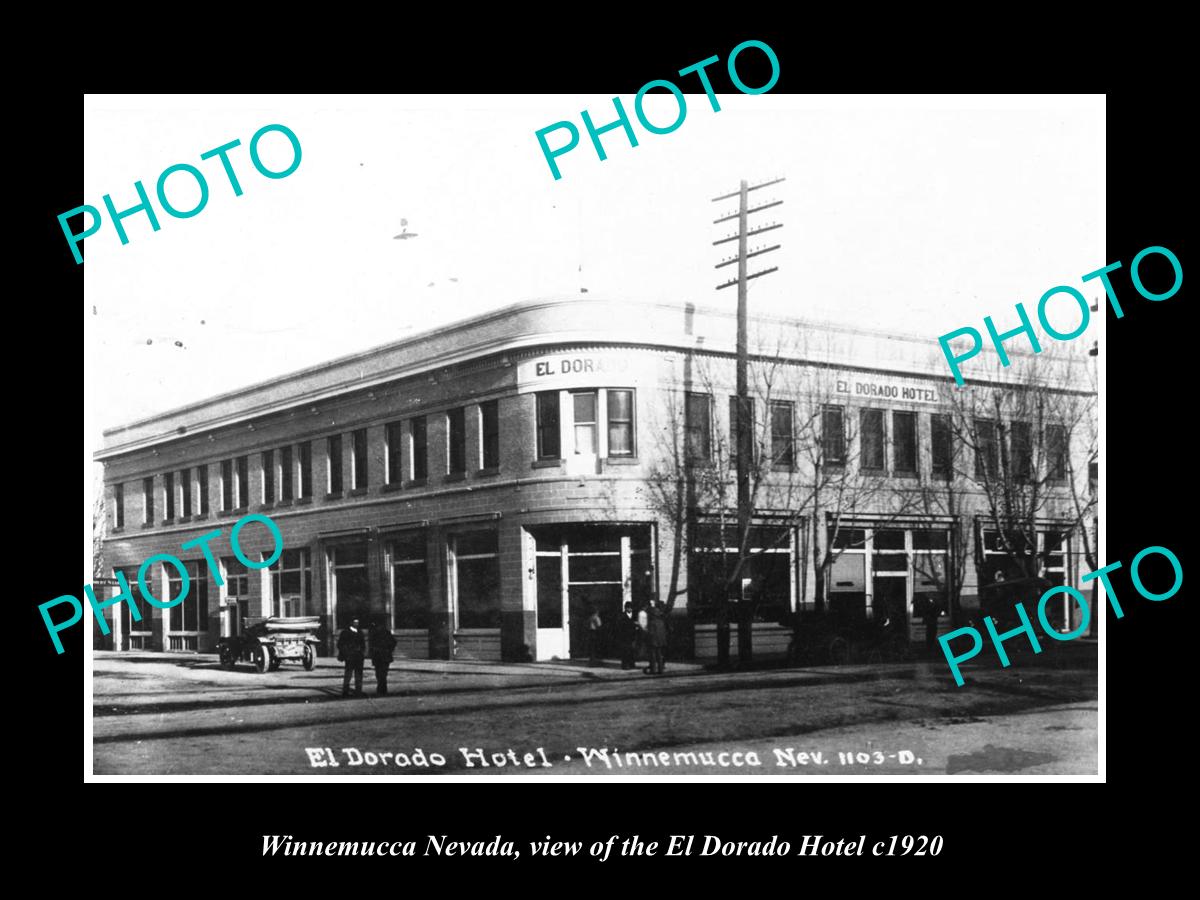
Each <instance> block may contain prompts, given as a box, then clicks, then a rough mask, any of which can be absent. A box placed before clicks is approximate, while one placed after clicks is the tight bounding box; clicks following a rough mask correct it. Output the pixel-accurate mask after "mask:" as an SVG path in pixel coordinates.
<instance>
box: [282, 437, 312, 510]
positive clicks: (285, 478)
mask: <svg viewBox="0 0 1200 900" xmlns="http://www.w3.org/2000/svg"><path fill="white" fill-rule="evenodd" d="M301 447H308V444H302V445H301ZM311 462H312V460H311V459H310V460H309V463H310V464H311ZM310 483H311V479H310ZM292 484H293V481H292V448H291V447H281V448H280V449H279V499H280V500H283V501H285V502H289V503H290V502H291V500H292V497H293V492H292Z"/></svg>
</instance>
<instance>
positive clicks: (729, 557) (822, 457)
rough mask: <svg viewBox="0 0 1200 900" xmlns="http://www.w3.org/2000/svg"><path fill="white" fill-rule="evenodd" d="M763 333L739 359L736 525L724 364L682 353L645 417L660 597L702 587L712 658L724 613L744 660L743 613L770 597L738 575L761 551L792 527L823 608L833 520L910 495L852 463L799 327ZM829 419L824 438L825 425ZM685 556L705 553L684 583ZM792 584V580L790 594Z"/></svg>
mask: <svg viewBox="0 0 1200 900" xmlns="http://www.w3.org/2000/svg"><path fill="white" fill-rule="evenodd" d="M773 341H774V342H773V344H767V342H765V341H763V340H760V341H759V342H758V346H759V347H760V348H762V347H764V346H771V347H772V352H770V353H762V352H761V349H760V352H759V353H758V354H756V355H755V356H754V357H753V359H752V362H751V367H750V380H751V384H750V394H751V414H752V417H753V419H752V422H753V425H752V445H753V458H752V460H751V463H750V467H749V468H750V471H749V475H750V508H751V516H750V518H749V519H748V520H747V522H746V524H745V526H744V527H743V526H739V524H738V516H737V484H736V469H737V467H736V449H737V448H736V416H737V409H738V407H737V405H736V404H737V401H736V397H735V395H734V390H733V387H732V379H731V366H730V362H729V361H728V360H726V359H724V358H723V357H720V356H717V355H708V354H702V353H698V352H697V353H693V354H689V355H688V356H687V358H686V360H685V368H684V378H683V380H682V384H681V386H680V389H679V390H677V391H674V392H672V393H671V394H670V396H669V397H668V398H667V402H666V404H665V406H664V410H663V418H662V421H660V422H658V423H656V425H655V426H654V427H655V431H656V435H657V444H658V446H657V450H658V452H657V453H656V454H655V457H654V462H653V463H652V468H651V471H650V472H649V474H648V477H647V479H646V487H645V490H646V492H647V497H648V500H649V505H650V506H651V507H652V508H654V509H656V510H657V511H658V512H659V516H660V520H661V521H663V522H664V523H665V524H666V526H667V527H668V528H669V529H670V531H671V534H672V537H673V552H672V558H671V575H670V580H669V587H668V588H667V597H666V600H667V605H668V607H670V606H673V604H674V602H675V600H676V599H677V598H678V597H680V596H682V595H684V594H688V593H691V594H692V596H693V597H696V596H697V594H701V593H703V594H709V595H711V596H713V598H714V600H715V602H714V603H712V609H713V612H714V614H715V619H716V625H717V654H718V661H719V662H720V663H722V664H724V663H725V662H727V661H728V646H729V637H730V624H731V619H733V618H736V619H737V621H738V623H739V628H738V655H739V658H740V659H741V660H742V662H749V661H750V659H751V657H752V653H753V647H752V638H751V635H752V628H753V621H754V619H755V618H756V616H757V614H758V613H759V611H760V608H761V607H762V606H763V605H764V604H765V603H769V602H770V601H771V600H777V599H778V598H775V597H770V596H765V595H764V593H763V591H762V590H761V588H759V589H755V586H754V581H753V580H752V584H751V590H750V591H749V592H746V591H745V590H744V589H743V585H744V581H743V578H744V576H745V575H746V573H747V572H753V571H769V570H770V561H771V559H772V558H773V557H770V556H768V555H769V554H775V553H778V551H780V550H781V548H782V547H783V545H784V543H785V542H787V543H788V545H789V549H790V536H791V534H792V533H793V532H794V531H796V530H802V532H803V534H804V540H802V541H800V542H798V546H797V548H796V549H797V552H798V553H800V554H804V553H805V546H804V545H805V544H807V545H808V547H809V549H810V550H811V554H812V557H811V558H812V564H813V567H814V569H815V572H816V584H817V596H816V606H817V608H818V610H823V607H824V597H825V592H826V587H825V586H826V583H827V574H828V571H829V568H830V566H831V565H832V564H833V561H834V560H835V559H836V558H837V557H838V555H839V554H840V553H841V552H842V551H843V550H844V549H846V546H845V545H844V542H839V540H838V535H839V531H840V530H841V529H842V527H843V524H844V523H845V522H846V521H847V520H849V519H852V518H853V517H854V516H856V515H865V514H870V515H871V516H872V518H873V519H874V520H876V521H877V522H878V521H880V520H882V521H887V520H890V519H892V518H894V517H896V516H899V515H901V514H903V513H904V512H906V511H907V510H908V509H910V508H911V505H912V498H911V497H909V496H907V495H906V494H904V493H902V492H898V491H896V490H895V488H894V485H892V484H890V483H889V479H888V478H887V477H886V476H885V475H884V473H883V472H882V471H878V472H873V471H871V470H870V469H869V467H867V466H864V465H862V464H861V463H862V460H861V453H862V448H861V444H862V442H861V441H860V440H858V429H857V427H856V424H855V422H854V421H853V416H848V415H846V413H847V406H846V398H845V396H843V395H839V394H838V393H837V391H836V387H835V385H836V380H837V379H836V375H835V374H834V373H832V372H831V371H830V370H829V369H827V368H825V367H824V366H820V365H813V364H810V362H809V361H808V360H809V359H810V358H811V356H812V354H810V353H809V352H808V351H809V349H810V348H809V347H808V343H809V338H808V337H807V335H806V334H805V333H804V332H803V331H801V330H800V329H796V330H795V332H791V333H782V332H777V333H776V334H775V336H774V339H773ZM819 355H820V354H819ZM825 355H827V353H826V354H825ZM726 396H728V397H729V400H730V406H729V409H730V414H729V418H728V420H727V424H728V425H729V428H728V429H726V428H721V427H716V428H713V427H711V424H710V423H711V422H712V421H714V420H716V421H720V417H718V416H716V415H714V412H715V410H714V408H713V404H714V400H715V399H716V400H717V402H719V399H718V398H723V397H726ZM689 404H692V405H693V408H692V409H691V410H690V411H689ZM835 410H836V411H837V412H836V415H835ZM835 419H836V428H837V434H836V435H835V434H833V433H831V429H832V428H833V426H834V421H835ZM878 449H880V450H882V448H878ZM685 558H688V559H691V560H692V561H694V562H699V561H700V560H701V559H703V560H705V561H706V565H704V566H703V567H699V566H697V567H696V569H695V570H693V569H689V573H688V579H687V582H688V583H687V584H685V583H683V582H684V580H683V578H682V572H683V560H684V559H685ZM700 568H702V571H700V570H699V569H700ZM761 580H762V579H759V581H761ZM804 583H805V581H804V579H801V586H802V587H801V590H802V591H803V590H804ZM801 601H802V602H803V597H801ZM735 610H736V611H735ZM793 623H794V620H793Z"/></svg>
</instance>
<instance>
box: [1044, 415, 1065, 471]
mask: <svg viewBox="0 0 1200 900" xmlns="http://www.w3.org/2000/svg"><path fill="white" fill-rule="evenodd" d="M1046 476H1047V477H1048V478H1049V479H1050V480H1051V481H1066V479H1067V428H1066V426H1065V425H1047V426H1046Z"/></svg>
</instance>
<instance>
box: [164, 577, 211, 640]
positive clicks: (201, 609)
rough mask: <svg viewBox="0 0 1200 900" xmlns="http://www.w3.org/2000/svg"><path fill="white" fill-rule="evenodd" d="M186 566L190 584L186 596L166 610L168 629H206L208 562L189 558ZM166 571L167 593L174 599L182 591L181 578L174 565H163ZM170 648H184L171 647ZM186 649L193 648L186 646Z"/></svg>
mask: <svg viewBox="0 0 1200 900" xmlns="http://www.w3.org/2000/svg"><path fill="white" fill-rule="evenodd" d="M184 566H186V567H187V573H188V578H189V579H190V584H189V586H188V593H187V596H186V597H184V598H183V602H182V603H177V604H175V605H174V606H172V607H171V608H169V609H168V610H167V629H168V630H169V631H207V630H208V563H207V562H206V561H205V560H199V561H197V560H189V561H185V562H184ZM164 568H165V569H166V572H167V595H168V596H169V597H170V598H171V599H174V598H175V597H178V596H179V595H180V594H181V593H182V592H183V578H182V577H181V575H180V572H179V570H178V569H177V568H175V566H173V565H169V566H164ZM171 649H184V648H177V647H172V648H171ZM186 649H195V648H194V647H188V648H186Z"/></svg>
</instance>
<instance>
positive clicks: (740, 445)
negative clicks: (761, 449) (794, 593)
mask: <svg viewBox="0 0 1200 900" xmlns="http://www.w3.org/2000/svg"><path fill="white" fill-rule="evenodd" d="M783 180H784V179H783V178H775V179H772V180H771V181H764V182H763V183H761V184H756V185H753V186H751V185H748V184H747V183H746V181H745V180H743V181H742V182H741V185H740V187H739V188H738V190H737V192H736V193H732V194H725V195H723V196H720V197H714V198H713V202H714V203H717V202H719V201H721V200H728V199H730V198H732V197H737V198H738V211H737V212H736V213H732V214H730V215H727V216H722V217H721V218H719V219H715V220H713V224H714V225H717V224H720V223H721V222H728V221H730V220H731V219H737V220H738V230H737V234H736V235H731V236H729V237H725V238H721V239H720V240H716V241H713V245H714V246H716V245H717V244H724V243H726V242H728V241H733V240H736V241H737V242H738V252H737V256H736V257H731V258H729V259H726V260H723V261H721V262H719V263H717V264H716V266H715V268H718V269H719V268H721V267H722V266H728V265H731V264H732V263H734V262H736V263H737V267H738V274H737V278H736V279H733V280H731V281H727V282H725V283H724V284H719V285H717V290H721V289H722V288H727V287H731V286H732V285H735V284H736V285H737V289H738V294H737V297H738V299H737V540H738V560H737V564H736V565H735V566H734V571H733V575H732V576H731V579H730V581H729V583H727V584H726V585H725V589H724V591H723V593H722V596H721V606H720V608H719V609H718V611H717V662H718V663H719V664H720V665H728V663H729V601H730V599H731V598H730V596H729V594H730V590H731V589H732V588H733V587H734V585H736V586H737V597H736V599H737V601H738V659H739V661H741V662H743V663H748V662H749V661H750V657H751V655H752V653H753V643H752V638H751V628H752V617H751V615H750V610H749V605H748V604H747V603H746V602H745V600H746V597H745V592H744V591H743V589H742V583H743V582H742V571H743V569H744V568H745V563H746V558H747V555H748V554H749V552H750V525H751V519H752V516H753V512H754V511H753V509H752V506H751V497H750V467H751V465H752V464H753V463H754V459H753V453H754V421H753V419H754V405H753V403H752V401H751V399H750V377H749V371H748V370H749V350H748V345H747V344H748V339H747V330H748V329H747V321H748V312H747V309H746V306H747V304H746V293H747V283H748V282H749V280H750V279H751V278H759V277H761V276H763V275H769V274H770V273H772V272H775V271H778V269H779V267H778V266H772V267H771V268H769V269H764V270H762V271H761V272H755V273H753V274H747V271H746V269H747V261H748V260H749V259H750V257H752V256H760V255H762V254H763V253H770V252H771V251H772V250H778V249H779V247H780V245H779V244H775V245H774V246H772V247H764V248H760V249H756V250H754V251H750V250H749V249H748V240H749V238H751V237H753V236H754V235H757V234H762V233H763V232H764V231H772V230H774V229H776V228H782V227H783V225H782V224H776V223H774V222H772V223H771V224H769V225H765V226H763V227H761V228H756V229H755V230H754V231H750V230H749V228H748V224H749V223H748V219H749V217H750V215H751V214H753V213H757V212H761V211H762V210H764V209H770V208H771V207H773V206H779V205H780V204H782V203H783V201H782V200H773V201H771V202H770V203H764V204H762V205H761V206H756V207H753V208H751V207H750V205H749V194H750V192H751V191H756V190H758V189H760V188H764V187H767V186H769V185H772V184H779V182H781V181H783ZM764 415H768V416H769V415H770V410H764Z"/></svg>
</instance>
